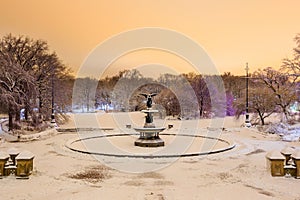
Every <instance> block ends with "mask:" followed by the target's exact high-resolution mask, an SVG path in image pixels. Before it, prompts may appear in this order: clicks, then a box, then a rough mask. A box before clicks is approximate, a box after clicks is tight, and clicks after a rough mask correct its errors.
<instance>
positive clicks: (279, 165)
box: [266, 151, 285, 176]
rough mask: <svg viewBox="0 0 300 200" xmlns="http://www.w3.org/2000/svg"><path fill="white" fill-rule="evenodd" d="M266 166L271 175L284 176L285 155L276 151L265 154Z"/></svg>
mask: <svg viewBox="0 0 300 200" xmlns="http://www.w3.org/2000/svg"><path fill="white" fill-rule="evenodd" d="M266 158H267V168H268V169H270V170H271V175H272V176H284V174H285V171H284V166H285V162H284V161H285V157H284V156H283V155H282V154H281V153H280V152H278V151H274V152H271V153H269V154H268V155H267V157H266Z"/></svg>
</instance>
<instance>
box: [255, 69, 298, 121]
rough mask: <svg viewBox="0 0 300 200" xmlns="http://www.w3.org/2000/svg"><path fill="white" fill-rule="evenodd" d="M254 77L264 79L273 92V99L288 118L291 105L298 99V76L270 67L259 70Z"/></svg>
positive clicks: (263, 81)
mask: <svg viewBox="0 0 300 200" xmlns="http://www.w3.org/2000/svg"><path fill="white" fill-rule="evenodd" d="M254 77H255V78H257V79H258V80H260V81H262V83H264V84H265V86H266V87H267V88H268V90H269V92H271V93H272V95H273V98H272V100H273V101H274V103H275V104H276V105H277V106H279V107H280V108H281V111H282V112H283V114H284V116H285V118H284V119H283V120H287V119H288V116H289V110H288V109H289V106H290V105H291V103H293V102H294V101H295V100H296V92H295V91H296V80H297V77H294V76H289V74H287V73H283V72H280V71H276V70H274V69H272V68H270V67H268V68H265V69H263V70H258V71H256V72H255V73H254Z"/></svg>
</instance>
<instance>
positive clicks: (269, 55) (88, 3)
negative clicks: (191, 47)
mask: <svg viewBox="0 0 300 200" xmlns="http://www.w3.org/2000/svg"><path fill="white" fill-rule="evenodd" d="M0 1H1V3H0V5H1V7H0V36H3V35H5V34H8V33H12V34H15V35H20V34H21V35H28V36H30V37H32V38H34V39H43V40H46V41H47V42H48V44H49V45H50V47H51V50H55V51H56V52H57V53H58V55H59V56H60V57H61V59H62V60H63V61H64V62H65V63H66V64H67V65H68V66H70V67H71V68H72V69H73V70H74V72H76V71H77V70H78V69H79V67H80V66H81V64H82V63H83V61H84V60H85V58H86V57H87V56H88V54H89V52H90V51H92V50H93V49H94V48H95V47H96V46H97V45H98V44H100V43H101V42H103V41H104V40H106V39H107V38H109V37H111V36H113V35H116V34H118V33H120V32H124V31H127V30H131V29H136V28H141V27H162V28H167V29H172V30H175V31H178V32H180V33H182V34H185V35H187V36H188V37H190V38H192V39H193V40H195V41H196V42H197V43H199V44H200V45H201V46H202V47H203V48H204V49H205V50H206V52H207V53H208V54H209V56H210V57H211V59H212V60H213V62H214V63H215V65H216V67H217V69H218V71H219V72H220V73H223V72H228V71H229V72H232V73H235V74H244V68H245V63H246V62H248V63H249V67H250V70H251V71H254V70H256V69H258V68H264V67H267V66H271V67H274V68H277V67H278V66H280V63H281V60H282V59H283V58H285V57H291V56H292V49H293V48H294V47H295V42H294V41H293V38H294V37H295V35H296V34H297V33H300V28H299V24H300V12H299V8H300V1H299V0H285V1H283V0H205V1H204V0H195V1H193V0H182V1H179V0H163V1H158V0H152V1H148V0H147V1H146V0H124V1H122V0H119V1H115V0H110V1H107V0H41V1H40V0H26V1H21V0H9V1H8V0H0ZM144 53H146V54H147V53H148V54H149V51H148V52H147V51H145V52H144ZM150 53H151V52H150ZM152 53H153V52H152ZM158 54H159V56H158ZM150 55H153V57H152V58H153V59H152V58H150V59H149V57H148V58H146V59H145V60H143V59H144V57H145V56H144V57H143V56H141V53H136V54H135V53H133V54H128V55H127V56H126V55H125V56H124V57H123V58H120V59H119V60H117V61H116V62H114V66H112V67H111V69H116V68H119V69H124V68H128V67H134V66H135V67H136V66H137V65H147V64H149V63H158V64H160V63H162V64H166V65H172V66H171V68H172V67H173V68H174V69H176V70H177V69H178V70H179V71H184V68H188V66H184V62H183V61H182V62H181V61H178V62H176V63H174V61H173V62H169V61H167V59H169V58H170V56H166V57H165V58H163V57H164V56H162V54H160V53H157V52H156V53H154V54H150ZM146 57H147V56H146ZM174 60H176V59H174ZM173 65H174V66H173ZM176 65H177V66H176ZM179 65H180V66H181V67H182V66H184V67H182V68H180V67H179ZM188 70H190V69H188Z"/></svg>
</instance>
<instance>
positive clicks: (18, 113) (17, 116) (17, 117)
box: [15, 110, 21, 122]
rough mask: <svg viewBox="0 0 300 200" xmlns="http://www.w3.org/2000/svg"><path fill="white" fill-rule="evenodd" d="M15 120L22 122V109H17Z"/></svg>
mask: <svg viewBox="0 0 300 200" xmlns="http://www.w3.org/2000/svg"><path fill="white" fill-rule="evenodd" d="M15 121H16V122H20V121H21V115H20V111H19V110H17V112H16V114H15Z"/></svg>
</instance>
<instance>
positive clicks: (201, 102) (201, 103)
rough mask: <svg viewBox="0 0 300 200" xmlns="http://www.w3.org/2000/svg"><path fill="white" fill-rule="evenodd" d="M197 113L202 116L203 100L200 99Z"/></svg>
mask: <svg viewBox="0 0 300 200" xmlns="http://www.w3.org/2000/svg"><path fill="white" fill-rule="evenodd" d="M199 112H200V113H199V114H200V117H202V116H203V100H200V110H199Z"/></svg>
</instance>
